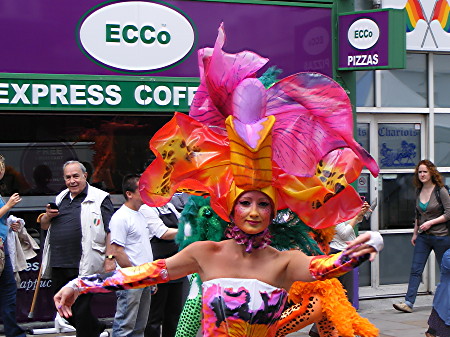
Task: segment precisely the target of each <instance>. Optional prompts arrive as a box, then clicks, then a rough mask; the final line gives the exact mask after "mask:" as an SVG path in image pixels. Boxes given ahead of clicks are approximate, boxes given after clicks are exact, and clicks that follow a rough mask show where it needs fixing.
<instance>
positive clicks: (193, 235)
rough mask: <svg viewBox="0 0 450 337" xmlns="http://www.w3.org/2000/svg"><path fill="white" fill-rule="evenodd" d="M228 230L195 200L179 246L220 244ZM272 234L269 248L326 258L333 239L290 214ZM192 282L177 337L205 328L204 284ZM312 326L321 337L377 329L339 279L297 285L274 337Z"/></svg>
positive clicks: (372, 335) (370, 334)
mask: <svg viewBox="0 0 450 337" xmlns="http://www.w3.org/2000/svg"><path fill="white" fill-rule="evenodd" d="M227 225H228V224H227V222H225V221H224V220H222V219H221V218H220V217H219V216H217V214H216V213H215V212H214V211H213V210H212V208H211V206H210V203H209V198H203V197H197V196H192V197H191V198H190V199H189V202H188V203H187V204H186V208H185V210H184V212H183V213H182V216H181V218H180V222H179V231H178V234H177V238H176V241H177V243H178V244H179V246H180V249H183V248H184V247H186V246H188V245H189V244H191V243H193V242H196V241H205V240H211V241H222V240H224V239H225V230H226V228H227ZM269 231H270V233H271V236H272V238H271V240H272V242H271V243H270V245H271V246H273V247H275V248H276V249H278V250H290V249H300V250H301V251H302V252H304V253H305V254H307V255H323V254H324V253H323V251H327V249H328V248H329V247H328V244H327V242H330V241H331V238H332V237H333V234H334V228H333V227H328V228H325V229H321V230H313V229H312V228H311V227H308V226H306V225H305V224H304V223H303V222H302V221H301V220H300V219H299V218H298V217H297V216H296V215H295V214H294V213H293V212H291V211H290V210H289V209H285V210H281V211H279V212H278V214H277V216H276V218H275V219H274V221H273V222H272V224H271V225H270V226H269ZM319 242H320V244H321V245H320V246H319V244H318V243H319ZM190 281H191V289H190V293H189V296H188V299H187V301H186V303H185V306H184V308H183V312H182V314H181V317H180V320H179V322H178V328H177V333H176V335H175V337H196V336H197V333H198V331H199V330H200V327H201V303H202V293H201V290H200V289H201V280H200V278H199V277H198V275H197V274H194V275H193V276H192V277H191V280H190ZM312 322H317V324H318V326H319V327H320V333H319V332H318V334H319V335H321V336H341V337H354V336H364V337H376V336H378V329H377V328H375V326H373V325H372V324H371V323H370V322H369V321H368V320H367V319H366V318H363V317H361V316H359V315H358V313H357V312H356V310H355V308H354V307H353V306H352V305H351V304H350V302H349V301H347V299H346V295H345V292H344V289H343V287H342V285H341V284H340V283H339V281H338V280H337V279H330V280H326V281H316V282H310V283H302V282H295V283H294V284H293V286H292V287H291V289H290V290H289V297H288V300H287V302H286V305H285V308H284V310H283V313H282V314H281V318H280V320H279V322H278V330H277V334H276V336H277V337H282V336H286V335H287V334H290V333H293V332H295V331H298V330H301V329H303V328H304V327H306V326H308V325H310V324H311V323H312ZM316 331H318V330H317V329H316Z"/></svg>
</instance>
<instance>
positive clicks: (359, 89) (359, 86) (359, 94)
mask: <svg viewBox="0 0 450 337" xmlns="http://www.w3.org/2000/svg"><path fill="white" fill-rule="evenodd" d="M373 74H374V72H373V71H356V106H371V107H373V106H375V98H374V97H375V96H374V90H375V89H374V76H373Z"/></svg>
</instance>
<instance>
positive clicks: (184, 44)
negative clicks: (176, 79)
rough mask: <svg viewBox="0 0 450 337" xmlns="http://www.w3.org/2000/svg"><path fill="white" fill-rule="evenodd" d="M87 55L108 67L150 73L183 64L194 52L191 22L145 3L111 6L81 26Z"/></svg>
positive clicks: (154, 5)
mask: <svg viewBox="0 0 450 337" xmlns="http://www.w3.org/2000/svg"><path fill="white" fill-rule="evenodd" d="M79 42H80V45H81V47H82V48H83V49H84V50H85V51H86V53H87V54H88V55H89V56H90V57H92V58H93V59H95V60H96V61H98V62H100V63H102V64H105V65H107V66H110V67H113V68H117V69H121V70H128V71H139V72H151V71H155V70H158V69H161V68H165V67H169V66H171V65H174V64H176V63H177V62H180V61H181V60H182V59H183V58H185V57H186V56H187V55H188V54H189V53H190V52H191V51H192V49H193V47H194V43H195V32H194V29H193V27H192V25H191V23H190V21H189V20H188V19H187V18H186V17H185V16H183V15H182V14H181V13H180V12H178V11H176V10H174V9H173V8H170V7H167V6H164V5H162V4H158V3H152V2H145V1H127V2H119V3H112V4H109V5H107V6H105V7H102V8H100V9H97V10H95V11H93V12H90V13H88V14H87V15H86V16H85V18H84V19H82V20H81V21H80V24H79Z"/></svg>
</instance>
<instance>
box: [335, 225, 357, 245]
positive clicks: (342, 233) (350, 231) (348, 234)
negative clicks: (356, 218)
mask: <svg viewBox="0 0 450 337" xmlns="http://www.w3.org/2000/svg"><path fill="white" fill-rule="evenodd" d="M349 223H350V220H348V221H345V222H341V223H340V224H337V225H336V228H335V229H336V234H335V235H334V237H333V240H332V241H331V242H330V247H331V248H334V249H337V250H341V251H342V250H345V248H347V243H346V241H352V240H354V239H356V234H355V230H354V228H353V227H352V226H351V225H349Z"/></svg>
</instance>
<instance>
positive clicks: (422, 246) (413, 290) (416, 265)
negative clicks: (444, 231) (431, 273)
mask: <svg viewBox="0 0 450 337" xmlns="http://www.w3.org/2000/svg"><path fill="white" fill-rule="evenodd" d="M449 248H450V236H448V235H446V236H434V235H429V234H425V233H421V234H419V235H418V236H417V239H416V245H415V246H414V253H413V261H412V265H411V274H410V276H409V283H408V291H407V292H406V297H405V303H406V304H407V305H408V306H410V307H411V308H412V307H413V306H414V302H415V301H416V296H417V290H418V289H419V285H420V282H421V281H422V273H423V270H424V268H425V264H426V263H427V260H428V257H429V256H430V253H431V250H434V253H435V254H436V259H437V262H438V264H439V268H441V262H442V256H443V255H444V253H445V251H446V250H447V249H449Z"/></svg>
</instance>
